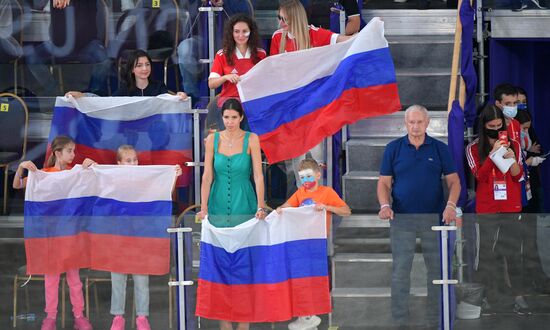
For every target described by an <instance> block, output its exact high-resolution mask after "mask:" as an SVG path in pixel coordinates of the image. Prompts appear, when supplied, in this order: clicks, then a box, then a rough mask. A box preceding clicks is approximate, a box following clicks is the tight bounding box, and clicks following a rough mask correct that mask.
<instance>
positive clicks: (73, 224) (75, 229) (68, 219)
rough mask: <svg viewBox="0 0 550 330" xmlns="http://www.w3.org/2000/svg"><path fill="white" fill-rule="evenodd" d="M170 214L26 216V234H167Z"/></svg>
mask: <svg viewBox="0 0 550 330" xmlns="http://www.w3.org/2000/svg"><path fill="white" fill-rule="evenodd" d="M170 220H171V217H170V216H166V215H165V216H149V217H143V216H134V217H131V216H25V228H24V236H25V239H28V238H54V237H64V236H74V235H78V234H80V233H90V234H103V235H118V236H129V237H140V238H168V233H167V232H166V228H168V227H169V226H170Z"/></svg>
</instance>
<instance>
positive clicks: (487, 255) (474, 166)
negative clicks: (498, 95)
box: [466, 105, 529, 314]
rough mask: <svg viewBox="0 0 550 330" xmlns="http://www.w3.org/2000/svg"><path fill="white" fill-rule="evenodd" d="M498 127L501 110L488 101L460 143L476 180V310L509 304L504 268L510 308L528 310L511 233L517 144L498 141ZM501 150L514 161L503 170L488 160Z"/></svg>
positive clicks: (517, 243)
mask: <svg viewBox="0 0 550 330" xmlns="http://www.w3.org/2000/svg"><path fill="white" fill-rule="evenodd" d="M502 131H506V122H505V118H504V115H503V112H502V111H500V110H499V109H498V108H497V106H495V105H488V106H487V107H485V108H484V109H483V110H482V111H481V113H480V115H479V118H478V132H479V133H478V134H479V137H478V138H477V139H475V140H474V141H472V142H471V143H470V144H469V145H468V146H467V147H466V158H467V160H468V165H469V167H470V170H471V172H472V175H473V176H474V177H475V179H476V213H477V214H478V216H477V222H478V225H479V231H478V232H479V248H478V253H479V264H478V267H477V271H476V273H475V278H476V281H477V282H480V283H483V284H484V285H485V295H486V304H485V306H484V307H483V306H482V308H485V309H489V306H490V307H494V306H495V305H497V306H499V305H501V306H503V307H504V306H508V305H510V304H509V302H508V301H505V299H506V298H505V297H506V295H502V293H504V292H506V291H509V289H508V285H507V284H506V281H505V276H504V273H505V272H506V273H507V275H508V278H509V280H510V284H511V291H512V292H511V293H512V295H513V297H514V301H513V304H512V305H513V306H514V311H516V312H517V313H522V314H523V313H527V312H528V308H529V306H528V305H527V303H526V301H525V299H524V298H523V283H522V282H523V279H522V277H521V267H520V265H521V239H519V237H518V235H517V233H519V232H520V230H521V229H520V227H519V226H520V222H519V219H518V218H519V216H518V213H519V212H521V209H522V203H521V184H520V180H521V179H522V178H523V164H522V158H521V157H520V155H521V150H520V144H519V142H517V141H516V140H513V139H511V138H507V141H504V139H499V132H502ZM501 148H505V149H504V151H505V153H504V155H503V158H504V159H505V160H507V159H513V160H514V161H513V162H512V164H511V165H510V167H509V168H508V169H507V170H506V171H505V172H503V171H501V170H500V169H499V167H497V165H496V160H495V161H493V159H496V157H495V155H496V154H498V152H501V151H502V150H499V149H501ZM505 264H506V265H507V266H506V267H505V266H504V265H505Z"/></svg>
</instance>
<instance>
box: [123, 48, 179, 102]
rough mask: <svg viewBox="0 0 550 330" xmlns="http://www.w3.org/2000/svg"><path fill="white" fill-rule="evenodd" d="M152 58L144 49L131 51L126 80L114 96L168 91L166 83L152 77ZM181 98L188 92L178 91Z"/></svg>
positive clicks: (153, 94)
mask: <svg viewBox="0 0 550 330" xmlns="http://www.w3.org/2000/svg"><path fill="white" fill-rule="evenodd" d="M151 63H152V61H151V58H150V57H149V54H147V52H145V51H144V50H141V49H138V50H135V51H133V52H132V53H130V56H128V62H127V63H126V68H125V70H124V81H123V83H122V85H121V86H120V88H119V89H118V90H117V91H116V93H115V94H114V96H157V95H160V94H164V93H168V88H167V87H166V85H165V84H164V83H163V82H161V81H157V80H153V79H152V78H151V73H152V70H151V69H152V68H151ZM177 95H178V96H179V97H180V98H181V99H186V98H187V94H185V93H184V92H178V93H177Z"/></svg>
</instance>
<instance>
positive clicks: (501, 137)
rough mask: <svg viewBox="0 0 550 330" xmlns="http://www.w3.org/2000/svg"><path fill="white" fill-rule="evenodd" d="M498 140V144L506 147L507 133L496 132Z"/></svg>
mask: <svg viewBox="0 0 550 330" xmlns="http://www.w3.org/2000/svg"><path fill="white" fill-rule="evenodd" d="M498 139H499V141H500V143H501V144H502V145H504V146H508V144H509V142H508V131H500V132H498Z"/></svg>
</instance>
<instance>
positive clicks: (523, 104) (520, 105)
mask: <svg viewBox="0 0 550 330" xmlns="http://www.w3.org/2000/svg"><path fill="white" fill-rule="evenodd" d="M518 110H520V111H521V110H527V103H519V104H518Z"/></svg>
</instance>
